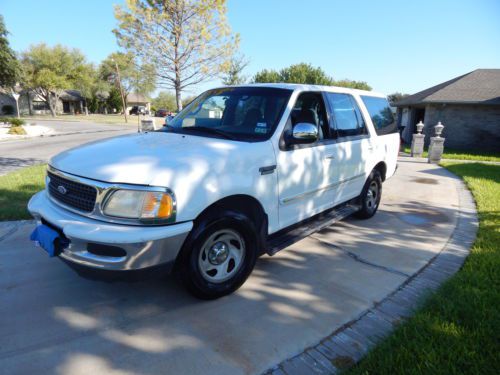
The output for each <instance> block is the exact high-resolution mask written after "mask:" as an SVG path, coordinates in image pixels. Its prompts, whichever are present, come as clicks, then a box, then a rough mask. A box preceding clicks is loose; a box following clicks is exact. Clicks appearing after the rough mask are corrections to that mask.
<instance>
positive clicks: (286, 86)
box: [219, 83, 386, 98]
mask: <svg viewBox="0 0 500 375" xmlns="http://www.w3.org/2000/svg"><path fill="white" fill-rule="evenodd" d="M224 87H270V88H277V89H285V90H297V91H335V92H346V93H347V92H350V93H357V94H359V95H367V94H368V95H371V96H380V97H384V98H385V97H386V96H385V95H384V94H381V93H378V92H375V91H366V90H358V89H351V88H347V87H340V86H325V85H306V84H302V83H247V84H244V85H234V86H223V87H219V88H224Z"/></svg>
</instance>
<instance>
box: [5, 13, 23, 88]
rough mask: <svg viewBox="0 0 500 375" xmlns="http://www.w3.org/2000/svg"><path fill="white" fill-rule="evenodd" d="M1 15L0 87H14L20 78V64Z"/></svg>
mask: <svg viewBox="0 0 500 375" xmlns="http://www.w3.org/2000/svg"><path fill="white" fill-rule="evenodd" d="M8 34H9V32H8V31H7V29H6V27H5V23H4V21H3V17H2V16H1V15H0V87H1V88H4V89H6V88H8V89H10V88H11V87H14V86H15V84H16V83H17V81H18V80H19V78H20V74H21V71H20V66H19V62H18V61H17V57H16V53H15V52H14V51H13V50H12V49H11V48H10V45H9V40H8V39H7V35H8Z"/></svg>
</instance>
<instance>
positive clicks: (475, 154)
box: [404, 146, 500, 162]
mask: <svg viewBox="0 0 500 375" xmlns="http://www.w3.org/2000/svg"><path fill="white" fill-rule="evenodd" d="M404 152H406V153H408V154H409V153H411V148H410V146H405V147H404ZM423 157H424V158H426V157H427V148H426V149H425V151H424V154H423ZM443 159H456V160H477V161H498V162H500V153H498V152H487V151H480V150H473V151H463V150H454V149H450V148H447V147H445V148H444V153H443Z"/></svg>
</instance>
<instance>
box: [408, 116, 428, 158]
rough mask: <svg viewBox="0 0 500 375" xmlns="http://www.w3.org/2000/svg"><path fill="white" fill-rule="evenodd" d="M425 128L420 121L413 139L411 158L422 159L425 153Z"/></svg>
mask: <svg viewBox="0 0 500 375" xmlns="http://www.w3.org/2000/svg"><path fill="white" fill-rule="evenodd" d="M423 128H424V124H423V122H422V121H420V122H419V123H418V124H417V132H416V133H415V134H413V139H412V141H411V156H412V157H418V158H420V157H422V154H423V153H424V139H425V135H424V134H422V129H423Z"/></svg>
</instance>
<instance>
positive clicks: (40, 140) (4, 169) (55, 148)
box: [0, 117, 137, 176]
mask: <svg viewBox="0 0 500 375" xmlns="http://www.w3.org/2000/svg"><path fill="white" fill-rule="evenodd" d="M135 119H136V117H134V118H132V121H131V123H130V125H126V126H125V125H118V124H97V123H92V122H65V121H60V120H53V121H52V120H50V121H45V120H43V121H38V123H39V124H40V125H43V126H46V127H49V128H52V129H54V131H55V132H56V134H54V135H51V136H45V137H36V138H27V139H19V140H15V141H1V142H0V176H1V175H2V174H5V173H8V172H10V171H13V170H15V169H18V168H22V167H26V166H28V165H33V164H39V163H45V162H47V160H48V159H49V158H50V157H52V156H53V155H56V154H58V153H60V152H61V151H64V150H67V149H68V148H72V147H76V146H78V145H81V144H83V143H87V142H91V141H95V140H98V139H102V138H107V137H114V136H117V135H120V134H127V133H134V132H136V131H137V124H136V123H135V122H134V121H133V120H135Z"/></svg>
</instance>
